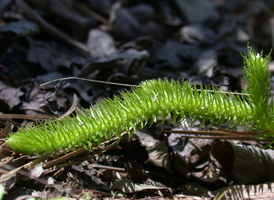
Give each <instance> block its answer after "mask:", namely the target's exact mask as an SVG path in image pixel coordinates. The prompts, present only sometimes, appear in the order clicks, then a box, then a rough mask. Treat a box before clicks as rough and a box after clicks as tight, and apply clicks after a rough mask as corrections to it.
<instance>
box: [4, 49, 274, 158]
mask: <svg viewBox="0 0 274 200" xmlns="http://www.w3.org/2000/svg"><path fill="white" fill-rule="evenodd" d="M248 50H249V51H248V55H247V57H244V60H245V75H246V76H245V79H246V82H247V85H248V86H249V90H248V91H246V92H247V93H248V94H250V96H248V97H246V96H244V95H235V94H233V95H232V94H230V93H228V94H226V93H221V92H220V91H218V89H217V88H214V87H210V88H203V87H202V86H201V85H200V90H198V89H197V87H196V86H195V85H194V86H192V87H191V85H190V83H189V82H187V81H186V82H183V83H182V84H181V83H180V82H179V81H174V80H172V81H171V82H169V81H168V80H167V79H165V80H161V79H158V80H149V81H145V82H143V83H142V84H141V85H140V87H133V88H132V92H131V93H130V92H123V93H121V98H118V97H114V98H113V99H106V100H105V101H103V102H102V103H101V104H99V103H98V104H97V109H95V108H94V107H92V108H91V109H90V110H85V113H86V114H87V115H86V114H84V112H79V113H78V114H77V117H75V118H74V119H73V118H69V117H67V118H65V119H64V120H62V121H53V120H50V121H48V122H46V123H45V124H39V126H36V127H30V128H22V129H20V130H19V131H18V133H16V134H14V135H11V136H10V137H9V138H7V140H6V144H7V145H9V146H10V147H11V148H12V149H14V151H16V152H21V153H23V154H38V153H41V152H50V151H55V150H58V149H65V148H72V149H74V148H75V146H76V145H77V146H83V147H85V148H90V147H91V145H92V144H93V143H97V144H99V143H100V142H101V141H102V140H103V139H110V138H111V137H113V136H115V135H116V136H117V137H120V135H121V133H122V132H123V131H124V130H125V131H127V132H128V134H130V131H129V129H130V127H132V128H133V130H134V131H136V128H137V126H138V124H140V128H143V127H144V126H145V125H146V124H147V123H148V121H149V120H152V122H156V118H157V117H158V116H163V118H165V117H166V116H172V119H173V122H178V119H183V118H186V117H190V116H192V117H193V119H194V121H195V120H197V119H202V122H205V121H206V120H210V121H211V122H212V123H213V124H217V123H218V124H219V125H220V124H223V122H224V120H226V123H227V122H228V121H229V122H232V123H231V125H230V126H231V127H234V126H236V125H239V124H240V125H248V126H251V125H252V127H255V128H257V129H260V130H261V129H265V130H266V131H269V130H273V129H272V127H273V126H274V124H273V122H272V118H271V116H273V108H272V106H270V105H269V103H268V100H269V97H270V91H269V73H268V62H269V57H266V58H265V59H263V58H262V56H261V55H257V54H256V53H255V52H254V51H253V50H252V49H248ZM209 90H213V92H212V91H209ZM257 94H260V95H261V96H259V97H258V96H257ZM265 109H271V112H270V114H269V113H268V112H264V111H265ZM262 120H263V121H262ZM264 120H265V122H264ZM270 121H271V122H272V124H269V122H270ZM266 122H267V123H266Z"/></svg>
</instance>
